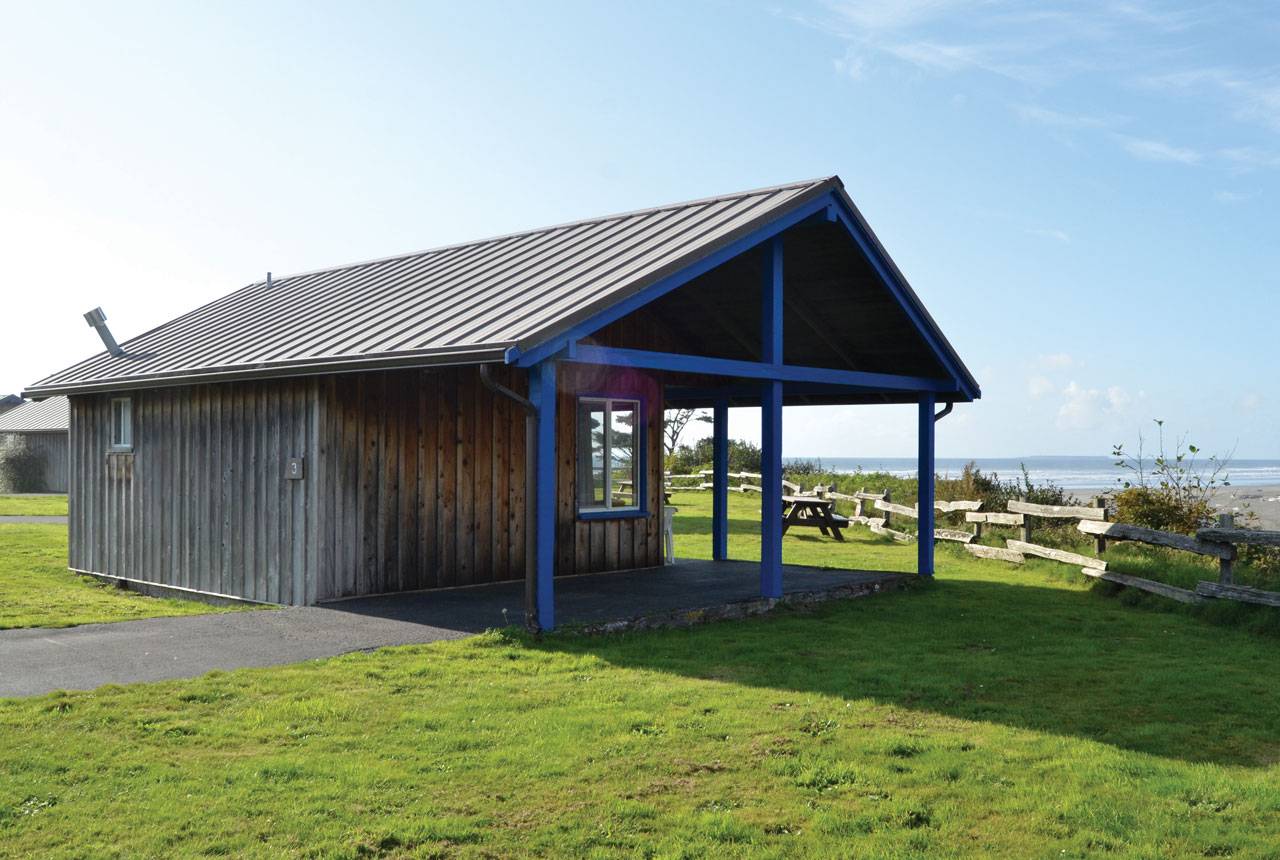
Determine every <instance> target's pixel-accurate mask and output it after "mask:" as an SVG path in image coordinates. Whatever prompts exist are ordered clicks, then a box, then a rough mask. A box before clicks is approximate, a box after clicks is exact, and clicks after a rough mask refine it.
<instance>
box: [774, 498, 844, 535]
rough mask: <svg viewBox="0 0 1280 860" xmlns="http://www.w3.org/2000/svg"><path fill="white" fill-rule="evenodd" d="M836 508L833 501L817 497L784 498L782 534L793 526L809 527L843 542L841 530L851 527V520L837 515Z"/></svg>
mask: <svg viewBox="0 0 1280 860" xmlns="http://www.w3.org/2000/svg"><path fill="white" fill-rule="evenodd" d="M834 506H835V502H833V501H832V500H830V499H822V498H818V497H817V496H783V497H782V533H783V534H786V533H787V529H789V528H791V527H792V526H808V527H810V528H816V529H818V530H819V531H820V532H822V533H823V534H824V535H830V536H831V537H833V538H835V539H836V540H838V541H843V540H844V535H843V534H841V532H840V530H841V529H842V528H844V527H845V526H847V525H849V520H848V518H847V517H842V516H840V515H839V514H837V513H836V512H835V507H834Z"/></svg>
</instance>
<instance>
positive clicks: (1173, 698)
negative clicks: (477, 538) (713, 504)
mask: <svg viewBox="0 0 1280 860" xmlns="http://www.w3.org/2000/svg"><path fill="white" fill-rule="evenodd" d="M1015 576H1021V577H1025V576H1026V575H1025V574H1021V573H1019V574H1011V578H1013V577H1015ZM1024 581H1025V580H1024ZM511 635H512V636H513V637H515V638H519V639H520V640H521V641H522V642H523V643H524V644H525V645H526V646H527V647H532V648H540V649H551V650H557V651H563V652H569V653H579V654H594V655H597V656H599V657H600V658H602V659H605V660H607V661H608V662H610V663H613V664H615V665H618V666H625V667H630V668H641V669H646V670H653V671H659V672H668V673H673V674H678V675H681V676H685V677H692V678H700V679H707V680H715V681H718V682H733V683H739V684H747V685H751V686H756V687H770V688H774V689H777V690H779V691H796V692H809V693H819V694H823V695H827V696H833V697H839V698H843V699H846V700H856V699H871V700H874V701H877V702H881V703H885V704H891V705H896V706H900V707H903V708H911V709H920V710H927V711H931V712H935V713H938V714H943V715H947V716H950V717H955V718H960V719H965V720H975V721H985V722H995V723H1001V724H1004V725H1007V726H1012V727H1016V728H1020V729H1031V730H1035V731H1042V732H1048V733H1053V734H1060V735H1070V736H1073V737H1077V738H1084V739H1088V740H1092V741H1097V742H1099V743H1103V744H1110V745H1113V746H1116V747H1121V748H1125V749H1129V750H1134V751H1137V752H1142V753H1148V754H1151V755H1154V756H1160V757H1164V758H1170V759H1180V760H1184V761H1191V762H1213V763H1218V764H1231V765H1243V766H1253V767H1256V766H1264V765H1268V764H1272V763H1274V762H1276V761H1277V760H1280V684H1276V683H1274V681H1275V678H1276V674H1275V672H1276V668H1275V667H1276V661H1277V658H1280V647H1277V645H1276V643H1275V642H1274V641H1271V640H1267V639H1262V638H1257V637H1251V636H1249V635H1247V634H1243V633H1240V632H1238V631H1232V630H1224V629H1222V628H1215V627H1213V626H1211V625H1208V624H1205V623H1204V622H1202V621H1200V620H1197V619H1195V618H1191V617H1187V616H1178V615H1168V614H1164V613H1156V612H1141V611H1135V610H1134V609H1132V608H1129V607H1124V606H1121V605H1119V604H1117V603H1115V602H1113V601H1108V600H1105V599H1103V598H1101V597H1099V596H1098V595H1096V594H1092V593H1090V592H1087V591H1078V590H1070V589H1061V588H1051V587H1044V586H1038V585H1035V584H1034V583H1029V584H1016V580H1015V583H1011V584H1005V583H1001V582H990V581H983V580H976V579H975V580H965V579H958V578H957V579H951V580H946V579H944V580H942V581H940V582H938V583H935V584H933V585H928V586H923V587H919V588H911V589H908V590H907V592H906V593H902V594H898V595H889V596H883V597H877V598H874V599H870V600H858V601H849V602H838V603H832V604H828V605H826V606H824V607H822V608H820V609H818V610H816V611H814V612H811V613H797V612H785V611H784V612H780V613H778V614H775V615H774V616H772V617H770V618H767V619H759V620H754V621H749V622H737V623H722V624H713V625H708V626H703V627H695V628H691V629H687V630H671V631H663V632H649V633H641V634H631V635H626V636H609V637H587V636H575V635H566V636H554V637H549V638H547V639H546V640H543V641H540V642H538V641H534V640H531V639H529V638H527V637H524V636H523V635H522V634H514V633H513V634H511Z"/></svg>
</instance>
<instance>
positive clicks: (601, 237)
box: [25, 176, 959, 397]
mask: <svg viewBox="0 0 1280 860" xmlns="http://www.w3.org/2000/svg"><path fill="white" fill-rule="evenodd" d="M830 192H835V193H838V194H840V195H844V191H843V184H842V183H841V181H840V178H839V177H836V176H832V177H828V178H826V179H817V180H811V181H808V182H798V183H793V184H790V185H780V186H776V187H773V188H764V189H759V190H754V191H744V192H741V193H738V194H730V195H725V196H721V197H712V198H707V199H703V200H693V201H690V202H687V203H678V204H673V205H670V206H663V207H658V208H654V209H645V210H640V211H636V212H628V213H623V214H620V215H610V216H606V217H602V218H592V219H588V220H585V221H576V222H573V223H569V224H563V225H559V226H555V227H546V228H542V229H539V230H532V231H528V232H523V233H514V234H511V235H508V236H499V237H496V238H492V239H486V240H483V241H479V242H471V243H466V244H461V245H450V246H447V247H442V248H437V249H434V250H429V251H422V252H419V253H414V254H404V255H401V256H397V257H388V258H385V259H381V260H373V261H369V262H364V263H356V264H352V265H348V266H341V267H338V268H332V269H323V270H319V271H314V272H307V273H303V274H298V275H292V276H289V277H283V278H276V279H273V281H272V282H271V285H270V286H268V285H267V283H266V282H259V283H254V284H250V285H249V286H246V287H243V288H241V289H239V290H237V291H235V292H233V293H230V294H229V295H227V296H224V297H223V298H220V299H218V300H216V301H213V302H211V303H209V304H207V305H205V306H203V307H201V308H198V309H197V310H194V311H192V312H190V313H188V314H186V315H185V316H181V317H179V318H177V319H175V320H172V321H170V322H167V323H165V324H164V325H161V326H160V327H158V328H155V329H152V330H151V331H149V332H146V333H145V334H142V335H139V336H138V337H135V338H131V339H129V340H127V341H125V342H124V343H122V344H121V346H122V347H123V349H124V354H123V355H119V356H112V355H110V354H108V353H106V352H102V353H99V354H98V355H96V356H94V357H92V358H90V359H87V360H85V361H82V362H80V363H79V364H76V365H74V366H72V367H70V368H68V369H66V370H63V371H61V372H59V373H55V374H53V375H52V376H49V377H47V378H45V379H42V380H41V381H40V382H37V383H35V384H34V385H32V386H31V387H30V388H29V389H28V390H27V391H26V392H25V393H26V394H27V395H28V396H37V397H41V396H49V395H53V394H67V393H87V392H91V391H99V390H103V391H105V390H115V389H122V388H134V387H144V386H158V385H177V384H184V383H191V382H208V381H217V380H223V379H243V378H254V377H267V376H293V375H303V374H315V373H328V372H336V371H342V370H361V369H374V368H387V367H401V366H423V365H428V364H462V363H480V362H494V361H503V360H504V358H505V356H506V355H507V352H508V350H509V349H511V348H512V347H516V348H517V349H519V350H524V349H527V348H531V347H533V346H537V345H539V344H541V343H543V342H545V341H547V340H549V339H550V338H552V337H553V336H555V335H558V334H561V333H563V332H564V331H566V330H568V329H569V328H570V327H571V326H572V325H574V324H576V323H578V322H580V321H581V320H582V319H584V318H585V317H586V316H587V315H589V314H592V313H595V312H597V311H599V310H601V309H603V308H608V307H611V306H613V305H615V304H616V303H618V302H620V301H622V300H623V299H625V298H627V297H629V296H631V295H633V294H635V293H637V292H639V291H641V290H643V289H645V288H646V287H648V286H649V285H651V284H653V283H655V282H656V281H658V280H659V279H661V278H663V277H666V276H668V275H670V274H671V273H673V272H677V271H680V270H681V269H683V268H685V267H687V266H689V265H691V264H692V263H693V262H695V261H697V260H700V259H702V258H704V257H706V256H708V255H709V254H712V253H714V252H716V251H717V250H719V249H720V248H723V247H725V246H728V245H729V244H731V243H732V242H734V241H736V240H737V239H739V238H742V237H744V236H746V235H748V234H750V233H752V232H753V231H755V230H757V229H759V228H760V226H761V225H764V224H767V223H769V222H771V221H773V220H775V219H777V218H780V217H783V216H785V215H786V214H788V213H789V212H791V211H793V210H795V209H797V208H799V207H801V206H804V205H806V204H808V203H809V202H811V201H814V200H816V199H817V198H819V197H821V196H822V195H825V194H828V193H830ZM844 199H845V200H846V201H847V200H848V198H847V196H846V197H844ZM849 205H850V207H851V208H852V202H851V201H850V202H849ZM854 211H855V212H856V209H854ZM858 217H859V218H860V217H861V216H858ZM890 264H891V263H890ZM895 272H896V269H895ZM904 283H905V281H904ZM907 289H908V290H909V289H910V288H909V287H907ZM913 300H914V296H913ZM922 310H923V308H922ZM926 317H927V313H926ZM929 324H930V325H932V320H929ZM935 328H936V327H935ZM938 334H939V336H941V332H939V333H938ZM942 340H943V341H944V342H945V338H942ZM948 349H949V347H948ZM956 361H957V363H958V361H959V360H958V358H957V359H956Z"/></svg>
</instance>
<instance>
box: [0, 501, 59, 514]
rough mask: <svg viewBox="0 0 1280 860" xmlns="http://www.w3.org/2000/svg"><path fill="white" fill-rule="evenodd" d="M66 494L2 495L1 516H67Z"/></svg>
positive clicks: (0, 503)
mask: <svg viewBox="0 0 1280 860" xmlns="http://www.w3.org/2000/svg"><path fill="white" fill-rule="evenodd" d="M66 515H67V497H66V496H0V517H65V516H66Z"/></svg>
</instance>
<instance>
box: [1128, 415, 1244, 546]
mask: <svg viewBox="0 0 1280 860" xmlns="http://www.w3.org/2000/svg"><path fill="white" fill-rule="evenodd" d="M1155 422H1156V428H1157V432H1158V436H1157V439H1158V443H1157V444H1158V446H1159V449H1158V451H1157V453H1156V455H1155V456H1154V457H1152V458H1151V459H1150V460H1148V459H1147V456H1146V451H1145V443H1146V440H1145V439H1144V438H1143V436H1142V434H1141V433H1139V434H1138V450H1137V453H1136V454H1129V453H1128V452H1127V451H1126V450H1125V448H1124V445H1123V444H1120V445H1116V446H1114V447H1113V448H1112V451H1111V453H1112V456H1114V457H1115V458H1116V465H1117V466H1119V467H1120V468H1121V469H1124V470H1125V471H1126V472H1128V473H1129V477H1128V478H1119V479H1118V481H1119V483H1120V484H1121V486H1122V487H1123V488H1124V489H1122V490H1121V491H1120V492H1119V493H1117V494H1116V515H1117V518H1118V519H1119V520H1120V522H1123V523H1132V524H1133V525H1139V526H1146V527H1147V528H1153V529H1160V530H1162V531H1174V532H1181V533H1183V534H1192V533H1193V532H1195V530H1196V529H1198V528H1201V527H1203V526H1206V525H1208V524H1209V523H1211V522H1213V517H1214V506H1213V503H1212V498H1213V492H1214V490H1216V489H1218V488H1219V487H1229V486H1231V482H1230V481H1229V480H1227V475H1226V468H1227V465H1228V464H1229V463H1230V462H1231V455H1230V454H1229V453H1228V454H1227V455H1226V456H1224V457H1218V456H1217V455H1212V456H1210V457H1209V458H1208V459H1206V460H1201V459H1199V455H1200V449H1199V448H1197V447H1196V446H1195V445H1193V444H1191V443H1190V442H1188V441H1187V437H1186V435H1183V436H1180V437H1178V439H1177V441H1176V442H1175V443H1174V447H1173V451H1172V453H1170V452H1168V451H1166V449H1165V440H1164V422H1163V421H1161V420H1160V419H1158V418H1157V419H1155Z"/></svg>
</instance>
